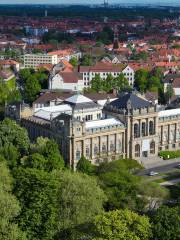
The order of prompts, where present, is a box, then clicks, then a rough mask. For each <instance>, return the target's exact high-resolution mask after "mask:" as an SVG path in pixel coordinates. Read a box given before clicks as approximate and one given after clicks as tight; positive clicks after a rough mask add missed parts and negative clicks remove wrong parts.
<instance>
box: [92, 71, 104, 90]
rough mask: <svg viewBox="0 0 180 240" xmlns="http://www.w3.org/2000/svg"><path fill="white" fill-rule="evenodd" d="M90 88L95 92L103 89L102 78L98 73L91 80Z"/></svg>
mask: <svg viewBox="0 0 180 240" xmlns="http://www.w3.org/2000/svg"><path fill="white" fill-rule="evenodd" d="M91 89H92V90H94V91H95V92H100V91H102V90H103V80H102V79H101V77H100V75H99V74H95V77H94V78H93V79H92V80H91Z"/></svg>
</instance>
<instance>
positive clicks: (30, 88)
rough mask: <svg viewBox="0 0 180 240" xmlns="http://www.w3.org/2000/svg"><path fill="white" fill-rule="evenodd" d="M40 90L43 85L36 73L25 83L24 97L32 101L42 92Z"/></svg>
mask: <svg viewBox="0 0 180 240" xmlns="http://www.w3.org/2000/svg"><path fill="white" fill-rule="evenodd" d="M40 90H41V85H40V83H39V82H38V80H37V78H36V77H35V76H34V75H32V76H30V77H28V79H27V80H26V82H25V84H24V97H25V99H26V101H27V102H29V103H32V102H33V101H34V100H35V99H36V97H37V94H38V93H39V92H40Z"/></svg>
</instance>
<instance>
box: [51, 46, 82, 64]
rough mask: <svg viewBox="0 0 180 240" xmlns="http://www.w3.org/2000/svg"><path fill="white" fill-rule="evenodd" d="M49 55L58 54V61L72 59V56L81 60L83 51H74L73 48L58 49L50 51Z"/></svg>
mask: <svg viewBox="0 0 180 240" xmlns="http://www.w3.org/2000/svg"><path fill="white" fill-rule="evenodd" d="M48 54H49V55H57V58H58V62H60V61H62V60H66V61H68V62H69V61H70V60H71V59H72V58H76V59H77V60H79V59H80V58H81V57H82V53H81V52H78V51H74V50H71V49H65V50H57V51H53V52H49V53H48Z"/></svg>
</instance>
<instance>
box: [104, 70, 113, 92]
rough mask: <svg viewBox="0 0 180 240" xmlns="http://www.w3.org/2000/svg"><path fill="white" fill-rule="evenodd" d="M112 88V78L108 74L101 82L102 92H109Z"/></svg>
mask: <svg viewBox="0 0 180 240" xmlns="http://www.w3.org/2000/svg"><path fill="white" fill-rule="evenodd" d="M113 87H114V78H113V76H112V74H108V75H107V78H106V79H105V80H104V81H103V90H104V91H105V92H110V91H111V90H112V89H113Z"/></svg>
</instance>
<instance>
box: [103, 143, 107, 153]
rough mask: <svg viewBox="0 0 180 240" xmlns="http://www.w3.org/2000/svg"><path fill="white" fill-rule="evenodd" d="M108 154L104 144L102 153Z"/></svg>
mask: <svg viewBox="0 0 180 240" xmlns="http://www.w3.org/2000/svg"><path fill="white" fill-rule="evenodd" d="M106 152H107V149H106V145H105V144H104V143H103V145H102V153H106Z"/></svg>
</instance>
